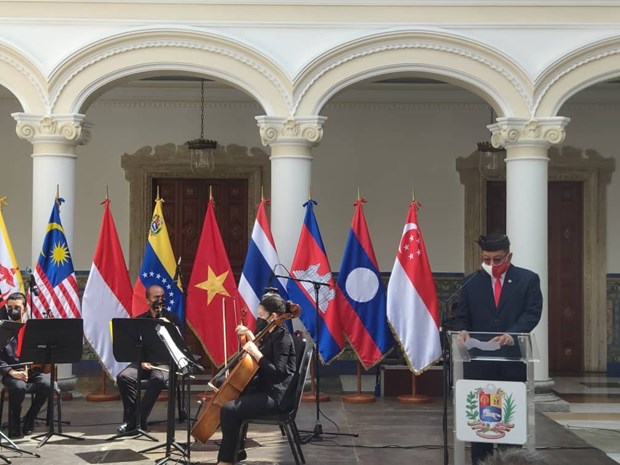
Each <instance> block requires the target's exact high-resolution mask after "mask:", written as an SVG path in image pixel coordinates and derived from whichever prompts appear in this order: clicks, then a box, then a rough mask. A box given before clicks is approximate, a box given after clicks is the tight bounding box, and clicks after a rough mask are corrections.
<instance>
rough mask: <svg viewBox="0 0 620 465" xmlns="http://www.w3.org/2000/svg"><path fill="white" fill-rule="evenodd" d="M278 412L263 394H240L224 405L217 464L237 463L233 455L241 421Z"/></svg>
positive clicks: (271, 400) (274, 405)
mask: <svg viewBox="0 0 620 465" xmlns="http://www.w3.org/2000/svg"><path fill="white" fill-rule="evenodd" d="M279 411H280V409H279V407H278V405H277V404H276V402H275V401H274V400H273V399H272V398H271V397H269V396H268V395H267V394H265V393H263V392H249V393H247V394H242V395H241V396H240V397H239V398H238V399H236V400H231V401H230V402H227V403H226V404H224V406H223V407H222V410H221V411H220V427H221V429H222V443H221V445H220V451H219V453H218V456H217V460H218V462H230V463H235V462H236V461H237V457H234V454H235V448H236V447H237V441H238V440H239V434H240V433H241V423H242V422H243V420H247V419H250V418H256V417H259V416H262V415H268V414H270V413H278V412H279Z"/></svg>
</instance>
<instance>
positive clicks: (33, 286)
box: [26, 267, 39, 297]
mask: <svg viewBox="0 0 620 465" xmlns="http://www.w3.org/2000/svg"><path fill="white" fill-rule="evenodd" d="M26 273H28V275H29V277H28V287H29V288H30V292H31V293H32V294H33V295H34V296H36V297H39V288H38V286H37V280H36V279H35V277H34V274H33V273H32V268H30V267H27V268H26Z"/></svg>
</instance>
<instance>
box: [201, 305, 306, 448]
mask: <svg viewBox="0 0 620 465" xmlns="http://www.w3.org/2000/svg"><path fill="white" fill-rule="evenodd" d="M300 313H301V307H300V306H299V305H297V304H295V303H290V305H287V311H286V312H285V313H283V314H282V315H279V316H278V317H277V318H276V319H274V320H273V321H271V322H270V323H269V324H268V325H267V327H266V328H265V329H263V330H262V331H260V332H259V333H258V334H256V335H255V336H254V342H255V343H256V344H257V345H258V343H259V342H260V341H261V340H262V339H264V338H265V337H266V336H267V335H268V334H269V333H271V332H272V331H273V330H274V329H275V328H276V327H277V326H281V325H282V323H284V322H285V321H286V320H290V319H292V318H297V317H298V316H299V314H300ZM257 371H258V362H257V361H256V360H255V359H254V357H252V356H251V355H250V354H249V353H248V352H247V351H245V350H243V349H242V350H240V351H239V352H238V353H237V354H236V355H235V356H234V357H233V358H232V359H231V361H230V362H228V363H227V364H225V365H224V368H222V369H221V370H220V371H219V372H218V373H217V374H216V375H215V376H214V378H213V379H214V380H219V379H222V380H223V381H222V382H221V384H220V385H219V386H217V387H215V386H213V387H214V388H215V389H216V394H215V396H213V398H212V399H211V400H209V401H208V404H207V405H206V406H205V407H204V408H203V409H202V410H201V411H200V415H199V416H198V418H197V420H196V422H195V423H194V427H193V429H192V436H193V437H194V438H195V439H196V440H198V441H200V442H202V443H205V442H207V441H208V440H209V438H210V437H211V436H212V435H213V433H215V431H216V430H217V428H218V427H219V426H220V410H221V409H222V407H223V406H224V404H226V403H227V402H230V401H231V400H235V399H236V398H238V397H239V396H240V395H241V393H242V392H243V391H244V390H245V388H246V386H247V385H248V384H249V383H250V381H252V379H253V378H254V375H255V374H256V372H257ZM227 372H229V374H228V376H227V377H225V375H226V373H227ZM224 377H225V378H224ZM205 402H207V401H205Z"/></svg>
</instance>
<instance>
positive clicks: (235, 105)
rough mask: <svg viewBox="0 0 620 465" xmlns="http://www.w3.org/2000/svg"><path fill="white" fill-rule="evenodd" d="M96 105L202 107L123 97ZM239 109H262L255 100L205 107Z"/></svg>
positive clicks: (102, 100)
mask: <svg viewBox="0 0 620 465" xmlns="http://www.w3.org/2000/svg"><path fill="white" fill-rule="evenodd" d="M92 106H94V107H102V108H200V103H199V102H195V101H194V102H188V101H181V100H153V99H149V100H138V99H136V100H130V99H127V100H121V99H113V100H107V99H97V101H95V102H94V103H93V105H92ZM231 108H232V109H239V108H244V109H245V108H253V109H256V110H257V111H262V108H261V106H260V105H259V104H258V103H256V102H254V101H251V102H211V103H205V109H215V110H220V109H231Z"/></svg>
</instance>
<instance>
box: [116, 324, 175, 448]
mask: <svg viewBox="0 0 620 465" xmlns="http://www.w3.org/2000/svg"><path fill="white" fill-rule="evenodd" d="M160 323H161V321H159V320H156V319H154V318H112V336H113V341H112V352H113V354H114V358H115V359H116V361H117V362H131V363H135V364H137V369H138V380H137V386H136V390H137V392H136V429H134V430H133V431H127V432H125V433H118V434H115V435H114V436H112V437H109V438H108V439H107V440H108V441H113V440H114V439H116V438H120V437H123V436H146V437H147V438H149V439H150V440H151V441H155V442H159V439H157V438H155V437H154V436H152V435H150V434H149V433H148V432H146V431H144V430H143V429H142V428H140V424H141V422H142V418H141V415H142V413H141V408H140V404H141V402H142V386H141V384H142V383H141V380H142V362H145V361H147V360H148V361H149V362H150V363H169V359H170V354H168V350H167V349H166V346H165V345H164V343H163V342H161V340H160V339H159V337H158V336H157V333H156V332H155V327H156V326H157V325H158V324H160Z"/></svg>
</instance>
